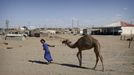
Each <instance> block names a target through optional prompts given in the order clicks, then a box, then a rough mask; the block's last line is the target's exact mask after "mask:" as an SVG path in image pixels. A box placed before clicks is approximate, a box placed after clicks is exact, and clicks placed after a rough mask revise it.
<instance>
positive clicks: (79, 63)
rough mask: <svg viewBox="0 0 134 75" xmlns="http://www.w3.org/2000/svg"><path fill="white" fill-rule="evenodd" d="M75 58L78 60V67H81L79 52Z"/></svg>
mask: <svg viewBox="0 0 134 75" xmlns="http://www.w3.org/2000/svg"><path fill="white" fill-rule="evenodd" d="M77 58H78V61H79V66H81V61H80V52H79V51H78V52H77Z"/></svg>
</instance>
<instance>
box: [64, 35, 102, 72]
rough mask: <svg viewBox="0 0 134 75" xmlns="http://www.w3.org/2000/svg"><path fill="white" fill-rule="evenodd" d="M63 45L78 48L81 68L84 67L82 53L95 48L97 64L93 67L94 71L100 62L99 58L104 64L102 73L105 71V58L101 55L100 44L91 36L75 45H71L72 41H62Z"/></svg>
mask: <svg viewBox="0 0 134 75" xmlns="http://www.w3.org/2000/svg"><path fill="white" fill-rule="evenodd" d="M62 44H66V45H67V46H68V47H70V48H78V53H77V58H78V61H79V66H80V67H81V66H82V51H83V50H90V49H91V48H94V53H95V55H96V64H95V66H94V67H93V69H94V70H95V68H96V66H97V63H98V61H99V58H100V60H101V63H102V71H104V65H103V57H102V55H101V53H100V43H99V42H98V40H96V39H95V38H93V37H92V36H91V35H84V36H82V37H81V38H79V39H78V40H77V41H76V42H75V43H74V44H71V41H69V40H64V41H62Z"/></svg>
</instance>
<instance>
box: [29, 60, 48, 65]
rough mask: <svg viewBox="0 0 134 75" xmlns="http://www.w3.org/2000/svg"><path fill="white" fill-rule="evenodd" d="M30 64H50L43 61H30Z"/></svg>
mask: <svg viewBox="0 0 134 75" xmlns="http://www.w3.org/2000/svg"><path fill="white" fill-rule="evenodd" d="M28 62H32V63H37V64H46V65H47V64H48V63H47V62H43V61H37V60H28Z"/></svg>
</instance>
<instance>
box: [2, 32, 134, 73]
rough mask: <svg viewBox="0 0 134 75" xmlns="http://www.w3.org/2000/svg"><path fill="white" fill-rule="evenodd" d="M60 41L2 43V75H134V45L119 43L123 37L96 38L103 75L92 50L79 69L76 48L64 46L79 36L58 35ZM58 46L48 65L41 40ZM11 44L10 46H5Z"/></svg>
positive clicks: (124, 42) (84, 54)
mask: <svg viewBox="0 0 134 75" xmlns="http://www.w3.org/2000/svg"><path fill="white" fill-rule="evenodd" d="M56 36H58V37H54V38H45V37H40V38H36V37H28V38H27V39H26V40H24V41H15V40H2V39H0V75H134V41H133V42H132V45H131V48H128V41H123V40H120V36H101V35H93V37H95V38H96V39H98V40H99V42H100V44H101V54H102V56H103V58H104V67H105V71H104V72H102V71H101V69H102V66H101V62H100V61H99V63H98V65H97V68H96V70H92V68H93V67H94V65H95V60H96V59H95V54H94V51H93V49H91V50H85V51H83V53H82V54H83V59H82V60H83V63H82V66H83V67H79V66H78V64H79V63H78V60H77V57H76V53H77V51H78V50H77V48H76V49H71V48H69V47H67V46H66V45H63V44H62V43H61V41H62V40H63V39H62V38H66V39H69V40H71V41H72V42H73V43H74V42H76V41H77V39H78V38H79V37H81V36H79V35H56ZM41 38H44V39H46V41H47V43H49V44H52V45H56V47H54V48H50V51H51V54H52V57H53V59H54V61H53V63H52V64H49V65H48V64H46V63H45V62H46V60H44V58H43V54H44V51H43V50H42V45H41V43H40V39H41ZM6 43H8V45H7V44H6Z"/></svg>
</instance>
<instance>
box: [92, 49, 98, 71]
mask: <svg viewBox="0 0 134 75" xmlns="http://www.w3.org/2000/svg"><path fill="white" fill-rule="evenodd" d="M94 52H95V55H96V63H95V66H94V67H93V69H95V68H96V66H97V64H98V61H99V52H98V51H96V50H95V49H94Z"/></svg>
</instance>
